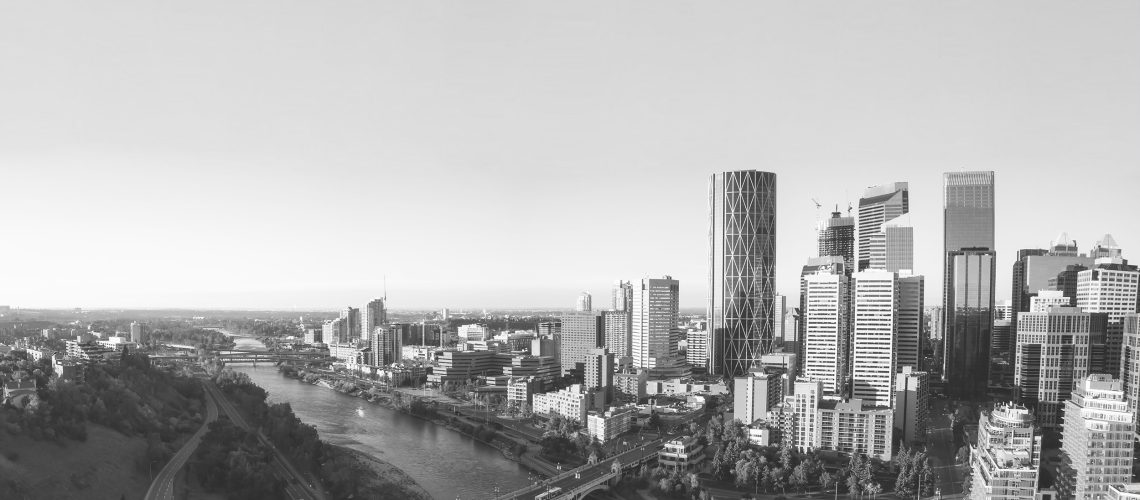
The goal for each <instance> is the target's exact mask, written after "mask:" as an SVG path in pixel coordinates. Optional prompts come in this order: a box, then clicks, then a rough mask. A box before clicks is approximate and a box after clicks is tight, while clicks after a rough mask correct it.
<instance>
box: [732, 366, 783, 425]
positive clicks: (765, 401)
mask: <svg viewBox="0 0 1140 500" xmlns="http://www.w3.org/2000/svg"><path fill="white" fill-rule="evenodd" d="M733 384H734V387H733V389H734V390H733V394H734V396H733V403H732V408H733V417H734V418H736V419H737V420H740V421H741V422H744V424H745V425H751V424H752V423H753V422H755V421H757V420H759V419H762V418H764V417H765V416H767V415H768V411H769V410H771V409H773V408H775V407H776V406H779V405H780V402H781V400H782V399H783V397H784V391H783V380H782V375H781V374H779V373H768V372H765V370H764V368H762V367H759V366H755V367H752V368H751V369H749V370H748V373H747V374H746V375H744V376H743V377H736V379H735V380H734V381H733Z"/></svg>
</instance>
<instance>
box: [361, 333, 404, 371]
mask: <svg viewBox="0 0 1140 500" xmlns="http://www.w3.org/2000/svg"><path fill="white" fill-rule="evenodd" d="M401 333H402V331H401V328H400V325H385V326H377V327H376V328H374V329H373V330H372V337H371V338H370V339H369V343H370V344H371V347H372V355H373V356H374V357H375V364H376V365H378V366H388V365H391V364H392V363H398V362H399V361H400V359H401V352H400V348H401V347H402V346H403V342H402V340H403V338H402V337H403V335H401Z"/></svg>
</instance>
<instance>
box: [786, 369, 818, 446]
mask: <svg viewBox="0 0 1140 500" xmlns="http://www.w3.org/2000/svg"><path fill="white" fill-rule="evenodd" d="M822 399H823V382H820V381H818V380H797V381H796V383H795V390H794V391H792V395H791V396H788V397H787V400H788V402H790V403H791V404H792V414H793V415H794V417H793V422H794V426H795V427H794V428H795V433H794V434H795V435H794V436H793V440H792V443H793V446H794V447H795V448H796V449H798V450H799V451H800V452H803V453H808V452H810V451H812V450H814V449H816V448H819V443H820V437H819V433H820V419H819V404H820V401H822Z"/></svg>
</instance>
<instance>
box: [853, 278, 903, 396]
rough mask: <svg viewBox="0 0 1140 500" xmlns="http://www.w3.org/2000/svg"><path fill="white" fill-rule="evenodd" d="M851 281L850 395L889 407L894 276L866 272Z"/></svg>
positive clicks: (893, 326) (891, 388)
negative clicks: (852, 317)
mask: <svg viewBox="0 0 1140 500" xmlns="http://www.w3.org/2000/svg"><path fill="white" fill-rule="evenodd" d="M854 280H855V286H854V288H855V294H854V295H855V296H854V300H853V301H852V302H853V303H854V305H853V307H852V311H853V315H854V317H855V318H854V324H853V329H854V335H852V341H853V344H854V345H853V346H852V355H851V360H852V361H851V365H852V370H851V380H852V386H853V387H852V394H853V396H854V398H855V399H861V400H863V401H864V402H865V403H867V404H871V405H874V406H880V407H890V406H891V396H892V395H893V392H894V387H893V381H894V374H895V368H894V342H895V311H896V307H897V298H898V296H897V293H898V291H897V282H896V277H895V273H892V272H890V271H880V270H867V271H862V272H859V273H856V274H855V277H854Z"/></svg>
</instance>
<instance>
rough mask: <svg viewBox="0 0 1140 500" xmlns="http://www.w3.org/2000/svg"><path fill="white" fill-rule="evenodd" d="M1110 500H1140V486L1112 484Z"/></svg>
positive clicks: (1109, 488)
mask: <svg viewBox="0 0 1140 500" xmlns="http://www.w3.org/2000/svg"><path fill="white" fill-rule="evenodd" d="M1108 499H1109V500H1140V484H1138V483H1130V484H1110V485H1108Z"/></svg>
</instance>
